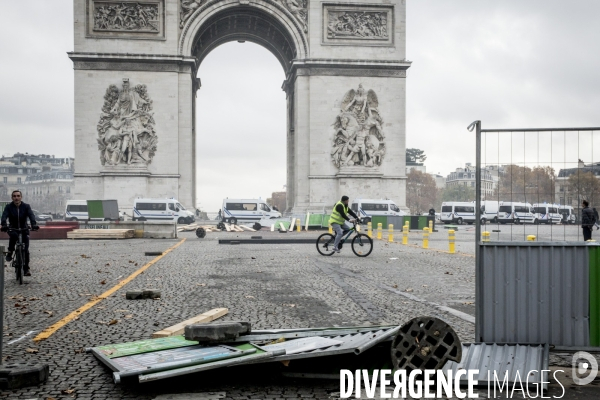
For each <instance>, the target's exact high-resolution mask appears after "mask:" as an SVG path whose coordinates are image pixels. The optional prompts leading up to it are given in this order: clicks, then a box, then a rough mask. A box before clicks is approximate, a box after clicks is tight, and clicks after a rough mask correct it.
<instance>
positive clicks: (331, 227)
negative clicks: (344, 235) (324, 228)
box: [329, 225, 333, 235]
mask: <svg viewBox="0 0 600 400" xmlns="http://www.w3.org/2000/svg"><path fill="white" fill-rule="evenodd" d="M329 234H330V235H333V226H331V225H329Z"/></svg>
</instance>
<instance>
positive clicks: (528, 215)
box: [498, 201, 538, 224]
mask: <svg viewBox="0 0 600 400" xmlns="http://www.w3.org/2000/svg"><path fill="white" fill-rule="evenodd" d="M498 222H500V223H501V224H506V223H511V224H512V223H515V224H521V223H525V224H537V223H538V219H537V218H536V216H535V211H534V209H533V207H532V206H531V204H529V203H519V202H510V201H503V202H500V206H499V207H498Z"/></svg>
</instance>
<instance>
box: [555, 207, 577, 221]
mask: <svg viewBox="0 0 600 400" xmlns="http://www.w3.org/2000/svg"><path fill="white" fill-rule="evenodd" d="M558 213H559V214H560V216H561V222H562V223H563V224H574V223H575V222H577V215H575V213H574V212H573V207H571V206H558Z"/></svg>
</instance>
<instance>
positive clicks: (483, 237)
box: [481, 231, 491, 242]
mask: <svg viewBox="0 0 600 400" xmlns="http://www.w3.org/2000/svg"><path fill="white" fill-rule="evenodd" d="M481 241H482V242H491V240H490V233H489V232H488V231H484V232H481Z"/></svg>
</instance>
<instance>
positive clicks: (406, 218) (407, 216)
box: [402, 215, 410, 229]
mask: <svg viewBox="0 0 600 400" xmlns="http://www.w3.org/2000/svg"><path fill="white" fill-rule="evenodd" d="M407 222H408V226H409V228H408V229H410V215H405V216H403V217H402V226H404V225H406V223H407Z"/></svg>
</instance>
